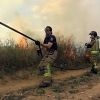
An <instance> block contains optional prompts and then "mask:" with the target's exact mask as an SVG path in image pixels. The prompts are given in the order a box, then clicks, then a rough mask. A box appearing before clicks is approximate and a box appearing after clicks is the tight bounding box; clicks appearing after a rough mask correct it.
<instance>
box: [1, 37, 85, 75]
mask: <svg viewBox="0 0 100 100" xmlns="http://www.w3.org/2000/svg"><path fill="white" fill-rule="evenodd" d="M57 40H58V41H59V42H58V58H57V60H56V61H55V63H57V64H58V65H61V64H62V65H63V66H65V69H66V67H69V66H78V65H80V64H83V63H84V48H83V47H82V46H81V45H75V42H74V39H73V36H71V37H69V38H67V39H66V38H64V36H58V37H57ZM40 60H41V57H39V56H38V55H37V53H36V46H35V44H34V43H28V44H27V46H25V47H20V46H19V45H18V44H16V43H15V42H14V40H13V39H9V40H6V41H4V42H2V41H0V67H1V68H0V69H2V70H3V71H6V72H8V73H9V72H11V71H12V70H13V72H14V71H17V70H20V69H22V68H27V67H34V66H36V65H37V64H38V63H39V61H40Z"/></svg>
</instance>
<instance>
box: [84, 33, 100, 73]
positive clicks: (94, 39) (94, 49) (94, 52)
mask: <svg viewBox="0 0 100 100" xmlns="http://www.w3.org/2000/svg"><path fill="white" fill-rule="evenodd" d="M89 35H91V37H90V38H91V42H90V43H88V44H87V43H86V44H85V45H86V46H87V48H90V62H91V64H92V69H91V71H90V72H92V73H94V74H97V73H98V65H97V58H98V55H99V40H98V39H99V36H97V32H96V31H91V32H90V33H89Z"/></svg>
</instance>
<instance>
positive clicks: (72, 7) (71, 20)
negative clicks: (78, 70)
mask: <svg viewBox="0 0 100 100" xmlns="http://www.w3.org/2000/svg"><path fill="white" fill-rule="evenodd" d="M1 4H2V5H3V6H2V5H1ZM1 4H0V6H1V8H2V9H4V10H3V11H1V14H0V15H1V16H0V19H1V20H2V21H4V22H6V23H8V24H9V25H10V26H12V27H14V28H15V29H18V30H19V31H21V32H23V33H25V34H26V35H28V36H30V37H32V38H35V39H40V38H42V39H43V37H44V35H45V33H44V28H45V27H46V26H47V25H50V26H51V27H52V28H53V33H54V34H55V33H56V32H57V31H60V32H61V34H63V35H65V37H68V36H70V35H73V36H74V37H75V38H76V41H78V42H86V41H88V38H89V36H88V33H89V32H90V31H92V30H94V31H97V32H98V35H99V36H100V29H99V26H100V23H99V20H100V6H99V4H100V0H41V1H40V0H17V1H13V0H9V3H8V1H6V2H4V0H1ZM0 30H1V27H0ZM6 31H7V32H8V30H6ZM3 32H4V31H3ZM10 32H11V31H10ZM11 33H12V34H11V35H12V37H13V38H15V40H16V41H17V40H18V38H19V37H20V35H17V34H16V33H14V32H11Z"/></svg>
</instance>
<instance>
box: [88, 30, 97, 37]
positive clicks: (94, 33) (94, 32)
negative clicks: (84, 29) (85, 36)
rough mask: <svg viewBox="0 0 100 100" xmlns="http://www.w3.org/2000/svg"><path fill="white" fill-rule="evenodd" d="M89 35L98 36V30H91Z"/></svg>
mask: <svg viewBox="0 0 100 100" xmlns="http://www.w3.org/2000/svg"><path fill="white" fill-rule="evenodd" d="M89 35H93V36H94V37H96V36H97V32H96V31H91V32H90V33H89Z"/></svg>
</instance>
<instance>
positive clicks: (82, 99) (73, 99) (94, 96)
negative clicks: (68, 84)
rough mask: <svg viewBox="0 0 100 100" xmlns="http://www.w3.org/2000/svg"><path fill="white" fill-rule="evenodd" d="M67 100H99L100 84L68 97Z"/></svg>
mask: <svg viewBox="0 0 100 100" xmlns="http://www.w3.org/2000/svg"><path fill="white" fill-rule="evenodd" d="M68 100H100V83H98V84H97V85H95V86H93V88H91V89H86V90H85V91H83V92H79V93H76V94H74V95H70V96H69V98H68Z"/></svg>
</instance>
